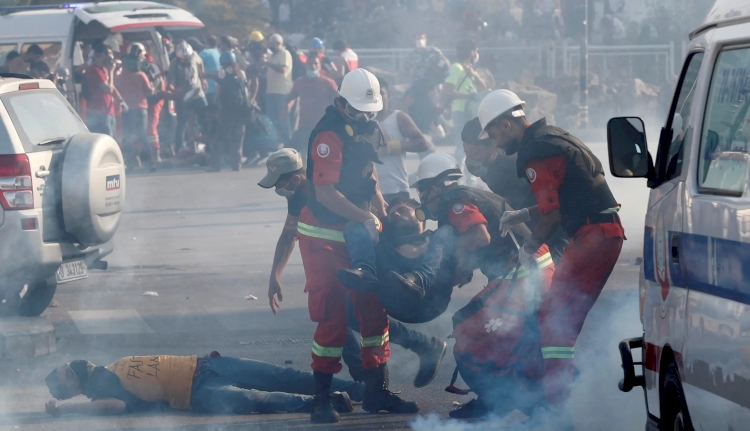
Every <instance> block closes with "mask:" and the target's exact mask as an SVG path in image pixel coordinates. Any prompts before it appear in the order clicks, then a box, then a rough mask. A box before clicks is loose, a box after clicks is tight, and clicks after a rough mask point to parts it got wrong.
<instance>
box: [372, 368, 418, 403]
mask: <svg viewBox="0 0 750 431" xmlns="http://www.w3.org/2000/svg"><path fill="white" fill-rule="evenodd" d="M362 410H364V411H366V412H368V413H378V412H380V411H383V410H385V411H387V412H389V413H417V412H419V405H418V404H417V403H416V402H415V401H406V400H403V399H401V397H399V396H398V395H396V394H394V393H393V392H391V391H390V390H388V367H387V365H386V364H383V365H381V366H379V367H377V368H373V369H370V370H365V399H364V401H363V402H362Z"/></svg>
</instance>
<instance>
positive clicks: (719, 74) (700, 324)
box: [682, 33, 750, 430]
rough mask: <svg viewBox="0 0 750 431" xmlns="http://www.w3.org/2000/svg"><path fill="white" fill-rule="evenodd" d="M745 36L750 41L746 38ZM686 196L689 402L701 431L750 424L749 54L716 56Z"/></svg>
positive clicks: (731, 50) (733, 50)
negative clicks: (688, 291) (688, 290)
mask: <svg viewBox="0 0 750 431" xmlns="http://www.w3.org/2000/svg"><path fill="white" fill-rule="evenodd" d="M745 34H746V33H745ZM702 123H703V124H702V129H701V131H700V140H699V145H697V148H695V149H694V151H693V152H692V153H693V154H692V160H696V162H697V163H693V164H692V165H691V168H690V174H689V179H688V181H687V183H686V184H687V185H688V190H687V193H686V200H687V202H686V204H687V212H686V223H685V235H684V237H683V239H682V251H683V253H682V261H683V266H684V268H685V280H686V283H687V286H688V288H689V289H690V293H689V301H688V310H687V319H688V327H687V337H686V341H685V345H684V349H683V352H682V353H683V362H684V370H683V375H684V381H683V386H684V390H685V397H686V400H687V402H688V407H689V408H690V414H691V417H692V421H693V425H694V427H695V428H696V429H706V430H708V429H724V430H725V429H747V427H748V422H749V421H750V305H748V304H750V194H749V193H748V163H749V160H750V156H749V155H748V153H749V150H750V47H748V46H747V45H745V46H742V47H737V46H728V47H724V48H723V49H722V50H721V51H720V52H719V53H718V55H717V57H716V60H715V65H714V68H713V71H712V76H711V81H710V84H709V87H708V95H707V98H706V108H705V114H704V115H703V119H702Z"/></svg>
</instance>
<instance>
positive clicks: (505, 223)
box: [500, 208, 531, 237]
mask: <svg viewBox="0 0 750 431" xmlns="http://www.w3.org/2000/svg"><path fill="white" fill-rule="evenodd" d="M529 220H531V216H530V215H529V209H528V208H524V209H522V210H518V211H505V212H504V213H503V216H502V217H500V235H501V236H503V237H504V236H506V235H508V231H510V229H511V228H512V227H513V226H515V225H517V224H521V223H526V222H527V221H529Z"/></svg>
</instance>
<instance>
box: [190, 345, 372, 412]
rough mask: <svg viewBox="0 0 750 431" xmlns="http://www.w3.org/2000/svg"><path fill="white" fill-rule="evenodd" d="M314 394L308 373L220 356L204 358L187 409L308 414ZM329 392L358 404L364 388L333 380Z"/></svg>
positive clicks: (194, 378)
mask: <svg viewBox="0 0 750 431" xmlns="http://www.w3.org/2000/svg"><path fill="white" fill-rule="evenodd" d="M201 360H203V359H201ZM314 391H315V379H314V377H313V374H312V373H310V372H305V371H299V370H295V369H293V368H284V367H279V366H277V365H273V364H269V363H267V362H261V361H254V360H252V359H240V358H230V357H224V356H220V357H216V358H207V359H206V361H205V362H204V363H203V366H202V367H201V368H200V370H198V373H197V374H196V375H195V376H194V377H193V392H192V394H191V397H190V405H191V406H192V408H193V410H195V411H197V412H203V413H214V414H240V415H245V414H251V413H275V412H288V413H291V412H300V411H309V409H310V406H311V403H312V398H313V397H312V395H313V393H314ZM331 391H339V392H346V393H348V394H349V397H350V398H351V399H352V400H354V401H361V400H362V397H363V396H364V384H362V383H359V382H352V381H348V380H342V379H337V378H334V379H333V382H332V384H331Z"/></svg>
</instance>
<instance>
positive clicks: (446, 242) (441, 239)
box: [411, 225, 458, 290]
mask: <svg viewBox="0 0 750 431" xmlns="http://www.w3.org/2000/svg"><path fill="white" fill-rule="evenodd" d="M457 238H458V237H457V236H456V234H455V231H454V229H453V227H452V226H447V225H446V226H441V227H439V228H438V229H437V230H436V231H435V232H434V233H433V234H432V236H430V245H429V246H428V247H427V252H426V253H425V254H424V255H423V256H422V263H421V264H420V265H419V266H417V267H416V268H414V269H413V270H412V271H411V272H414V273H416V274H417V275H419V276H420V277H421V278H422V287H424V288H425V290H427V289H429V287H430V285H432V284H433V283H435V280H436V279H437V275H438V271H440V265H441V263H442V262H443V259H444V258H445V257H447V256H446V254H447V253H452V252H453V250H454V249H455V247H456V241H457Z"/></svg>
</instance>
